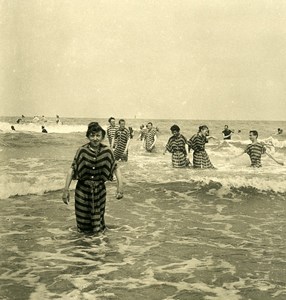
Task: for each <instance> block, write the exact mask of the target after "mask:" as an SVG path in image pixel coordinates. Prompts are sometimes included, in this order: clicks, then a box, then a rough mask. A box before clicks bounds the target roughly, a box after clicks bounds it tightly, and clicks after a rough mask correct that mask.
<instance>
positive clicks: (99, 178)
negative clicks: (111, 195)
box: [72, 144, 116, 233]
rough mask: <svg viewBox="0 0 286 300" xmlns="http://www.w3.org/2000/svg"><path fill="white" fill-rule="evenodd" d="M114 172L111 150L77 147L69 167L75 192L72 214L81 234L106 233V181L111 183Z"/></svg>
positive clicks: (104, 146) (114, 166)
mask: <svg viewBox="0 0 286 300" xmlns="http://www.w3.org/2000/svg"><path fill="white" fill-rule="evenodd" d="M115 168H116V163H115V159H114V157H113V153H112V151H111V150H110V148H109V147H108V146H106V145H103V144H100V147H99V149H98V151H94V150H92V149H91V148H90V146H89V144H86V145H84V146H82V147H80V148H79V149H78V151H77V153H76V155H75V157H74V160H73V163H72V169H73V179H74V180H77V185H76V189H75V214H76V222H77V228H78V230H79V231H83V232H96V233H97V232H102V231H104V230H105V228H106V227H105V222H104V213H105V202H106V189H105V181H107V180H113V172H114V170H115Z"/></svg>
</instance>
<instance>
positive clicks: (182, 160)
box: [163, 125, 190, 168]
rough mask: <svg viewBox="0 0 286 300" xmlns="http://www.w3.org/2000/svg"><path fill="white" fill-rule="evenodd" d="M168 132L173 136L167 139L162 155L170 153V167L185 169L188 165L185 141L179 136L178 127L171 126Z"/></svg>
mask: <svg viewBox="0 0 286 300" xmlns="http://www.w3.org/2000/svg"><path fill="white" fill-rule="evenodd" d="M170 130H171V132H172V135H173V136H171V137H170V138H169V140H168V143H167V145H166V148H165V151H164V153H163V154H165V153H166V152H167V151H168V152H170V153H172V165H173V167H174V168H185V167H187V166H189V164H190V161H189V158H188V155H187V153H188V144H187V139H186V138H185V137H184V136H183V135H182V134H180V127H179V126H178V125H173V126H172V127H171V128H170Z"/></svg>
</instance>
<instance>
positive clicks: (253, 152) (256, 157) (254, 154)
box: [245, 143, 266, 168]
mask: <svg viewBox="0 0 286 300" xmlns="http://www.w3.org/2000/svg"><path fill="white" fill-rule="evenodd" d="M265 151H266V148H265V146H264V145H262V144H261V143H254V144H250V145H248V146H247V148H246V149H245V153H247V154H248V155H249V157H250V161H251V166H252V167H256V168H260V167H261V166H262V165H261V155H262V154H263V153H265Z"/></svg>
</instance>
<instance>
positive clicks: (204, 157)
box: [188, 133, 214, 169]
mask: <svg viewBox="0 0 286 300" xmlns="http://www.w3.org/2000/svg"><path fill="white" fill-rule="evenodd" d="M207 142H208V140H207V138H206V137H205V136H201V135H200V134H198V133H197V134H195V135H193V136H192V137H191V139H190V140H189V142H188V144H189V145H190V147H191V149H193V150H194V153H193V167H194V168H199V169H212V168H214V166H213V165H212V163H211V161H210V159H209V156H208V154H207V152H206V151H205V144H206V143H207Z"/></svg>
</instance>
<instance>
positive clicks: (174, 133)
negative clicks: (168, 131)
mask: <svg viewBox="0 0 286 300" xmlns="http://www.w3.org/2000/svg"><path fill="white" fill-rule="evenodd" d="M172 135H173V136H179V135H180V131H178V130H173V131H172Z"/></svg>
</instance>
